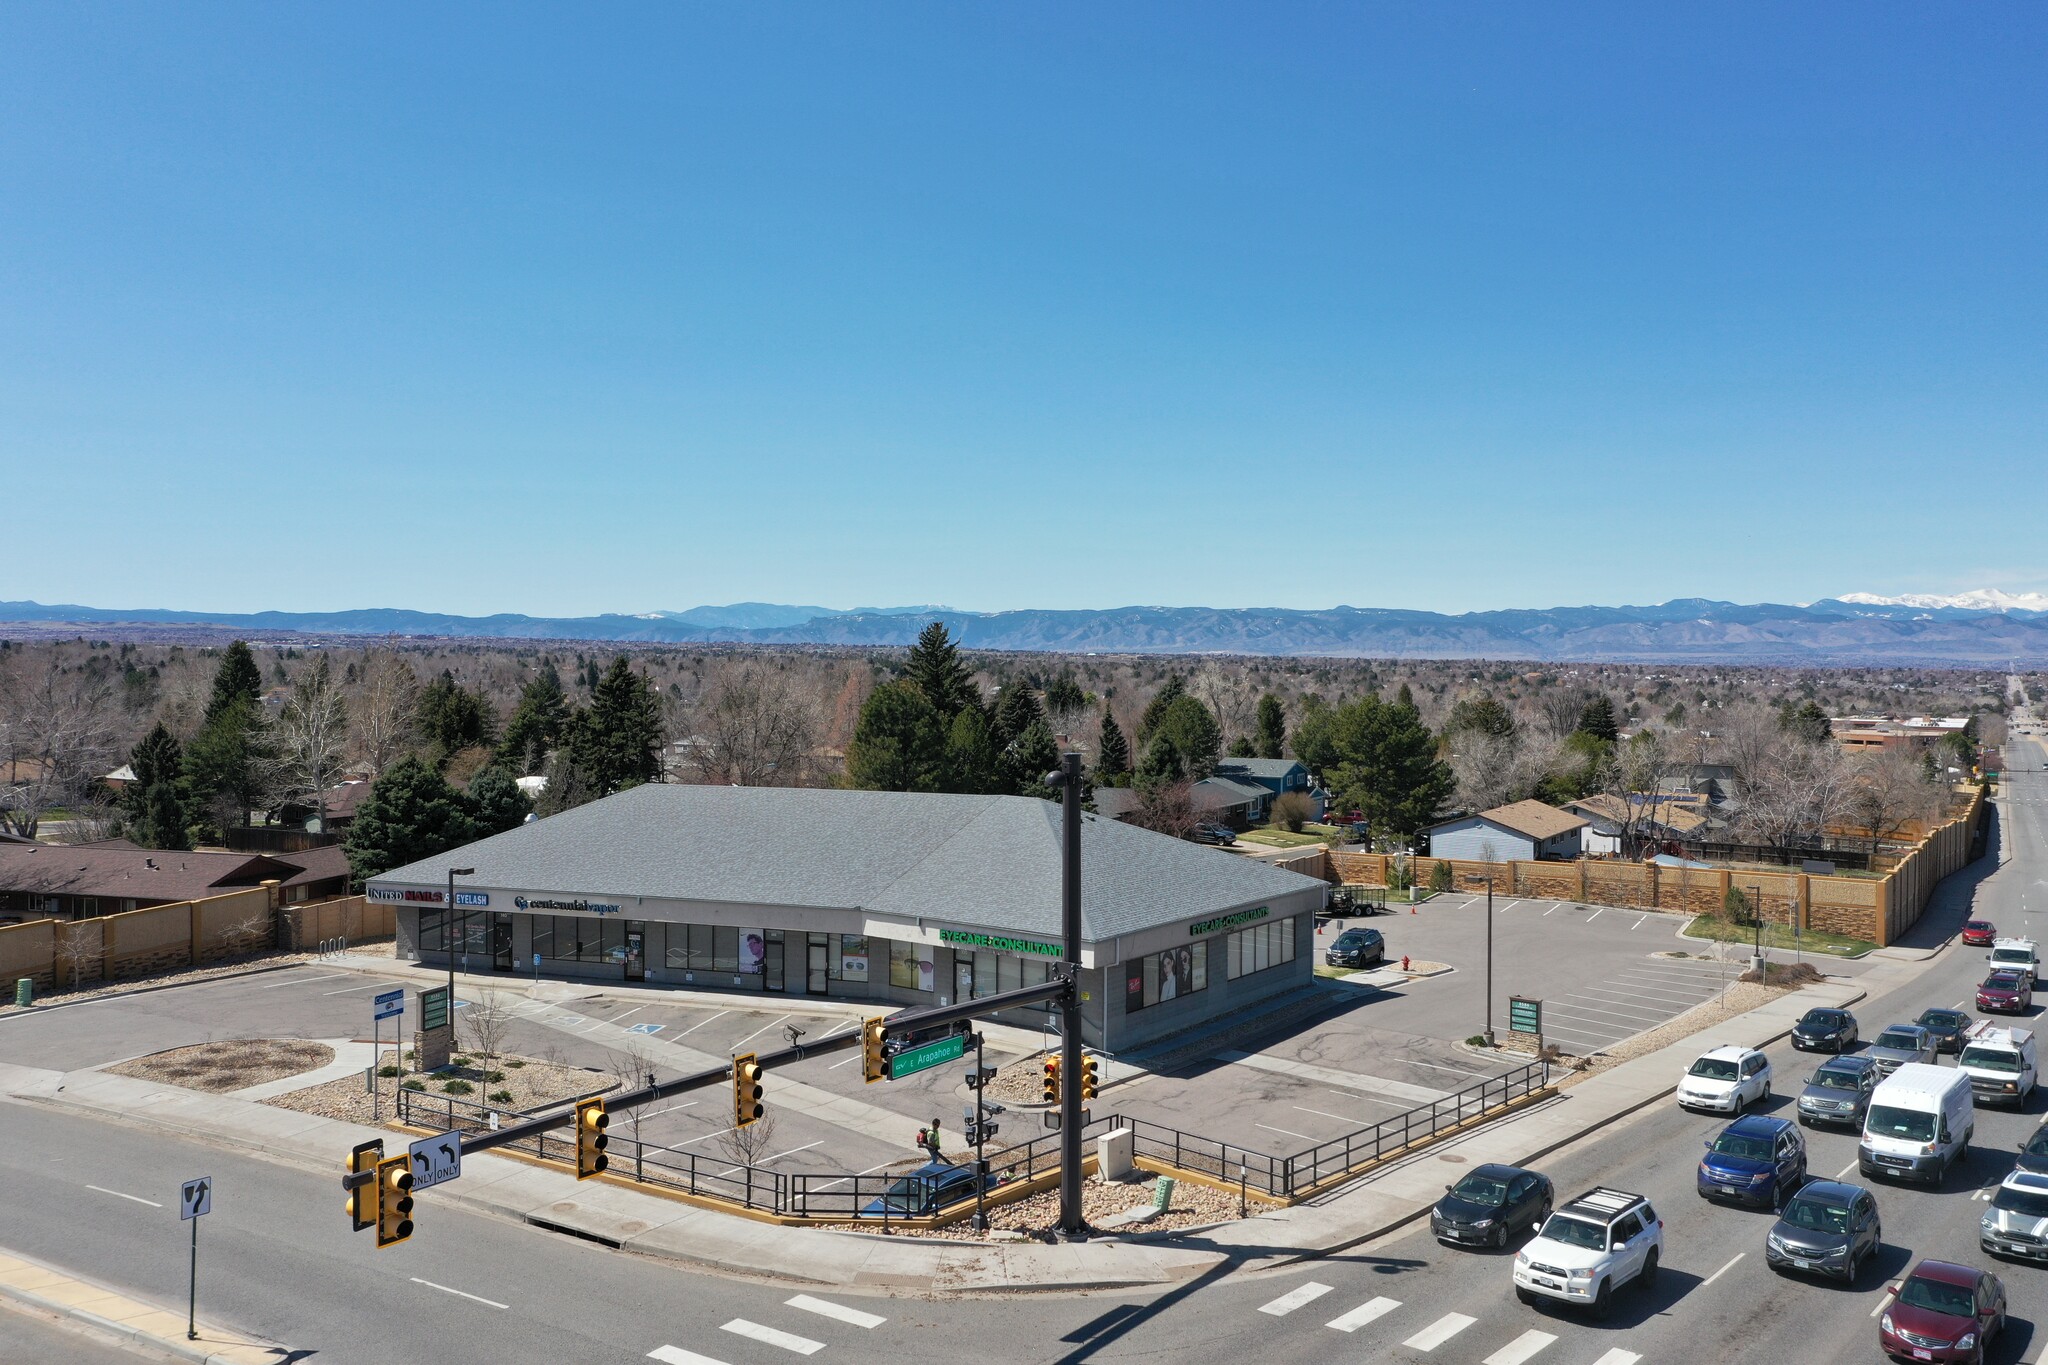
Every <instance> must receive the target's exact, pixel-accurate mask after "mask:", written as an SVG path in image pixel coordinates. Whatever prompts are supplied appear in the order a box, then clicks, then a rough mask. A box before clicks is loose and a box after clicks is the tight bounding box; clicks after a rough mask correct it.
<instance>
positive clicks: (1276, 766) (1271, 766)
mask: <svg viewBox="0 0 2048 1365" xmlns="http://www.w3.org/2000/svg"><path fill="white" fill-rule="evenodd" d="M1300 765H1301V760H1299V759H1294V758H1219V759H1217V760H1216V775H1217V776H1218V777H1230V776H1233V775H1236V774H1242V775H1243V776H1246V777H1265V778H1271V779H1272V780H1274V781H1276V782H1277V781H1278V780H1280V779H1281V778H1283V777H1285V776H1287V774H1289V773H1291V772H1293V771H1294V770H1295V768H1297V767H1299V766H1300Z"/></svg>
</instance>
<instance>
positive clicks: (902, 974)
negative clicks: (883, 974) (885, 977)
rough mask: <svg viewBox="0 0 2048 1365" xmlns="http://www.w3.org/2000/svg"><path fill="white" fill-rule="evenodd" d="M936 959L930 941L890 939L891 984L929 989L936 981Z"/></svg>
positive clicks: (908, 989) (904, 987) (914, 989)
mask: <svg viewBox="0 0 2048 1365" xmlns="http://www.w3.org/2000/svg"><path fill="white" fill-rule="evenodd" d="M936 961H937V959H936V958H935V956H934V954H933V952H932V947H931V945H930V944H928V943H903V942H900V941H898V940H894V939H892V940H890V943H889V984H890V985H891V986H895V987H898V988H900V989H902V990H906V991H929V990H931V989H932V986H933V982H934V973H935V968H936Z"/></svg>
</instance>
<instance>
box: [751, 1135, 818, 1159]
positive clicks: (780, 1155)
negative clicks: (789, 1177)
mask: <svg viewBox="0 0 2048 1365" xmlns="http://www.w3.org/2000/svg"><path fill="white" fill-rule="evenodd" d="M824 1144H825V1139H823V1138H819V1139H818V1140H817V1141H816V1142H806V1143H805V1144H804V1145H803V1146H801V1147H792V1148H790V1149H789V1150H788V1151H786V1152H777V1153H776V1154H775V1155H774V1156H764V1157H762V1158H761V1160H760V1161H759V1162H758V1163H757V1164H758V1165H762V1166H766V1165H767V1164H768V1163H769V1162H771V1161H780V1160H782V1158H784V1157H786V1156H795V1155H796V1154H797V1153H798V1152H808V1151H810V1150H811V1148H813V1147H822V1146H823V1145H824Z"/></svg>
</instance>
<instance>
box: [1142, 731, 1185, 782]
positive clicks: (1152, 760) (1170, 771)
mask: <svg viewBox="0 0 2048 1365" xmlns="http://www.w3.org/2000/svg"><path fill="white" fill-rule="evenodd" d="M1186 776H1187V770H1186V769H1185V768H1183V767H1182V766H1181V761H1180V750H1178V749H1176V748H1174V746H1173V741H1172V740H1170V739H1168V738H1167V737H1166V736H1165V735H1154V736H1153V737H1152V742H1151V743H1150V744H1148V745H1146V746H1145V761H1144V762H1143V763H1140V764H1139V765H1138V773H1137V785H1138V786H1139V788H1140V789H1142V790H1144V791H1157V790H1158V789H1159V788H1161V787H1167V786H1171V785H1172V784H1174V783H1175V782H1178V781H1180V780H1181V779H1182V778H1184V777H1186Z"/></svg>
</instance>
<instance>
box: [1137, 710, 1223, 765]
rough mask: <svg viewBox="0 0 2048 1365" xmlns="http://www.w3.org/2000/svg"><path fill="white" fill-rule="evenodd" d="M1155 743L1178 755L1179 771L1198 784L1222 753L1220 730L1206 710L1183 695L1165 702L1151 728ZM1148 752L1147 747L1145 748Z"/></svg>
mask: <svg viewBox="0 0 2048 1365" xmlns="http://www.w3.org/2000/svg"><path fill="white" fill-rule="evenodd" d="M1152 738H1153V740H1154V741H1157V740H1160V739H1164V740H1166V741H1167V742H1168V743H1169V744H1171V745H1173V747H1174V749H1175V751H1176V752H1178V753H1179V754H1180V767H1181V771H1182V772H1184V773H1185V774H1187V776H1188V777H1190V778H1193V779H1195V780H1197V781H1199V780H1200V779H1202V778H1205V777H1207V776H1208V775H1209V774H1211V773H1213V772H1215V771H1216V759H1217V757H1218V755H1220V754H1221V753H1222V752H1223V731H1222V729H1221V728H1220V727H1219V726H1218V725H1217V724H1216V717H1214V716H1212V715H1210V714H1209V708H1208V707H1206V706H1204V705H1202V703H1201V702H1200V701H1198V700H1196V699H1195V698H1194V697H1191V696H1188V695H1187V694H1185V693H1183V694H1182V695H1180V696H1178V697H1175V698H1174V699H1173V700H1172V701H1171V702H1169V703H1167V706H1166V710H1165V711H1164V712H1163V713H1161V715H1160V717H1159V720H1158V722H1157V723H1156V724H1155V725H1154V726H1153V728H1152ZM1146 752H1147V754H1148V755H1149V753H1150V745H1148V746H1147V750H1146Z"/></svg>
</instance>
